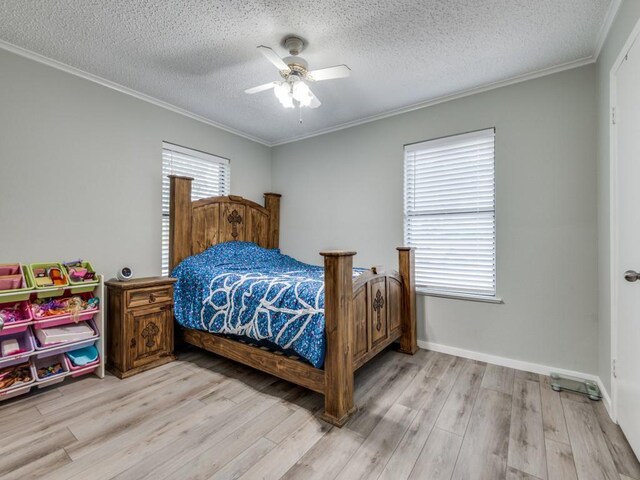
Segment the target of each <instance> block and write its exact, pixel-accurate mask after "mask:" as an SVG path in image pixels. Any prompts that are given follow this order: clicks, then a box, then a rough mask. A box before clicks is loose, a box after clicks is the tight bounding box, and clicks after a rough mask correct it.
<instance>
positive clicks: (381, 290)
mask: <svg viewBox="0 0 640 480" xmlns="http://www.w3.org/2000/svg"><path fill="white" fill-rule="evenodd" d="M398 251H399V260H400V261H399V264H400V272H399V273H398V272H396V271H393V270H390V271H384V270H383V269H381V268H380V267H374V268H372V269H371V270H368V271H366V272H363V273H361V274H360V275H358V276H357V277H356V278H355V280H354V278H353V273H352V272H353V256H354V255H355V252H351V251H325V252H321V253H320V254H321V255H322V256H323V257H324V265H325V325H326V327H325V328H326V332H327V352H326V356H325V364H324V370H325V411H324V414H323V418H324V419H325V420H327V421H328V422H330V423H332V424H334V425H338V426H342V425H343V424H344V423H345V422H346V420H347V419H348V417H349V415H350V414H351V412H352V411H353V410H354V408H355V406H354V403H353V374H354V372H355V371H356V370H357V369H358V368H360V367H361V366H362V365H364V364H365V363H366V362H368V361H369V360H371V359H372V358H373V357H374V356H376V355H377V354H378V353H380V352H381V351H382V350H383V349H384V348H386V347H387V346H389V345H390V344H391V343H393V342H395V341H398V340H399V341H400V345H401V351H402V352H405V353H409V354H413V353H415V352H416V350H417V349H418V346H417V340H416V319H415V286H414V283H413V278H414V273H413V272H414V269H413V262H414V260H413V258H414V252H413V249H411V248H408V247H400V248H398Z"/></svg>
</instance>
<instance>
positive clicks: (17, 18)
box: [0, 0, 611, 144]
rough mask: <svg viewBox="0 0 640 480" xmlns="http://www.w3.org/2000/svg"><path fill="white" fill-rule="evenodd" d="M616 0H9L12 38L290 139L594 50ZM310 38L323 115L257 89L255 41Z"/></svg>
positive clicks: (266, 77)
mask: <svg viewBox="0 0 640 480" xmlns="http://www.w3.org/2000/svg"><path fill="white" fill-rule="evenodd" d="M610 2H611V0H482V1H480V0H412V1H399V0H297V1H283V0H280V1H279V0H225V1H215V0H209V1H205V0H181V1H175V0H173V1H171V0H163V1H160V0H156V1H151V0H137V1H134V0H109V1H104V0H46V1H43V0H3V1H2V2H0V40H4V41H6V42H9V43H11V44H14V45H16V46H19V47H22V48H25V49H27V50H31V51H33V52H36V53H38V54H41V55H43V56H45V57H48V58H50V59H53V60H57V61H59V62H62V63H64V64H67V65H70V66H72V67H76V68H78V69H81V70H84V71H85V72H88V73H91V74H94V75H97V76H99V77H102V78H104V79H107V80H110V81H112V82H116V83H118V84H120V85H123V86H125V87H128V88H130V89H133V90H136V91H138V92H141V93H144V94H146V95H149V96H152V97H155V98H157V99H159V100H162V101H164V102H167V103H170V104H173V105H175V106H178V107H180V108H183V109H185V110H188V111H190V112H193V113H195V114H197V115H200V116H202V117H205V118H207V119H210V120H212V121H214V122H218V123H220V124H223V125H226V126H228V127H231V128H233V129H236V130H239V131H241V132H244V133H246V134H249V135H251V136H253V137H257V138H259V139H261V140H262V141H264V142H265V143H267V144H275V143H280V142H284V141H287V140H290V139H293V138H299V137H303V136H306V135H310V134H313V133H315V132H319V131H323V130H327V129H331V128H333V127H336V126H338V125H341V124H344V123H348V122H355V121H358V120H360V119H364V118H367V117H370V116H374V115H377V114H381V113H384V112H388V111H392V110H396V109H401V108H403V107H406V106H409V105H413V104H416V103H419V102H425V101H428V100H430V99H434V98H438V97H441V96H445V95H449V94H452V93H455V92H459V91H463V90H466V89H470V88H474V87H478V86H482V85H486V84H490V83H493V82H498V81H501V80H505V79H508V78H512V77H515V76H519V75H523V74H527V73H530V72H534V71H538V70H541V69H545V68H549V67H553V66H557V65H561V64H564V63H567V62H573V61H576V60H578V59H584V58H588V57H591V56H592V55H593V54H594V51H595V50H596V44H597V39H598V34H599V32H600V29H601V27H602V24H603V22H604V19H605V15H606V13H607V8H608V7H609V4H610ZM288 34H297V35H300V36H302V37H303V38H305V39H307V40H308V47H307V48H306V50H305V51H304V52H303V53H302V56H303V57H305V58H306V59H307V61H308V62H309V64H310V67H311V68H312V69H316V68H322V67H327V66H331V65H335V64H340V63H346V64H347V65H349V67H351V69H352V74H351V77H350V78H346V79H340V80H331V81H326V82H319V83H315V84H313V86H312V88H313V90H314V92H315V93H316V95H317V96H318V97H319V98H320V100H321V101H322V106H321V107H320V108H318V109H316V110H309V109H303V112H302V113H303V120H304V121H303V123H302V124H299V122H298V112H297V111H292V110H285V109H283V108H282V107H281V106H280V104H279V103H278V101H277V100H276V98H275V96H274V95H273V93H272V92H263V93H259V94H255V95H252V96H249V95H246V94H245V93H244V89H246V88H248V87H252V86H255V85H258V84H261V83H266V82H269V81H272V80H277V79H278V78H279V77H278V73H277V71H276V69H275V67H273V66H272V65H271V64H270V63H268V62H267V61H266V60H265V58H264V57H262V55H260V53H259V52H258V51H257V50H256V49H255V47H256V45H260V44H263V45H268V46H271V47H273V48H274V49H275V50H276V51H277V52H278V53H279V54H281V55H282V56H284V55H286V52H285V51H284V49H283V48H282V47H281V46H280V43H281V40H282V38H283V37H284V36H286V35H288Z"/></svg>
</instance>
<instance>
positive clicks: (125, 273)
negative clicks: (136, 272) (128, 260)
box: [117, 267, 133, 282]
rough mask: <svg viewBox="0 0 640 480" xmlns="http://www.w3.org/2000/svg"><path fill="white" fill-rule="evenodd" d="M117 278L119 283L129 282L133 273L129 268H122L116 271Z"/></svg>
mask: <svg viewBox="0 0 640 480" xmlns="http://www.w3.org/2000/svg"><path fill="white" fill-rule="evenodd" d="M117 277H118V280H120V281H121V282H126V281H127V280H131V278H132V277H133V271H132V270H131V268H129V267H122V268H121V269H120V270H118V275H117Z"/></svg>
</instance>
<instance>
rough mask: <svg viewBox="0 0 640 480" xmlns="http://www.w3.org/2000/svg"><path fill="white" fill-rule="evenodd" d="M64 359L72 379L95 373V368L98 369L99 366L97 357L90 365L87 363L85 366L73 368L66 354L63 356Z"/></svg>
mask: <svg viewBox="0 0 640 480" xmlns="http://www.w3.org/2000/svg"><path fill="white" fill-rule="evenodd" d="M64 359H65V361H66V362H67V367H68V368H69V371H70V372H71V376H72V377H80V376H82V375H86V374H88V373H93V372H95V370H96V368H98V366H99V365H100V357H99V356H98V358H97V359H96V360H95V361H93V362H91V363H87V364H86V365H81V366H75V365H74V364H73V362H72V361H71V360H70V359H69V357H68V356H67V354H65V356H64Z"/></svg>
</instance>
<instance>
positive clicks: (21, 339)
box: [0, 328, 35, 368]
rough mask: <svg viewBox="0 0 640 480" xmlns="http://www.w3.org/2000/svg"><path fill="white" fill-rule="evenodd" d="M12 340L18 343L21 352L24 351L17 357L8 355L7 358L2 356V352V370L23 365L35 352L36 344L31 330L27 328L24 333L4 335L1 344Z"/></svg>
mask: <svg viewBox="0 0 640 480" xmlns="http://www.w3.org/2000/svg"><path fill="white" fill-rule="evenodd" d="M11 339H15V340H17V341H18V346H19V347H20V350H22V352H20V353H17V354H15V355H7V356H6V357H4V356H2V352H1V350H0V368H3V367H10V366H12V365H17V364H19V363H22V362H24V361H25V360H26V359H27V358H28V357H29V356H30V355H31V354H32V353H33V352H34V351H35V342H34V339H33V335H32V333H31V329H30V328H27V330H25V331H24V332H19V333H12V334H10V335H3V336H2V337H0V343H1V342H3V341H5V340H11Z"/></svg>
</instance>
